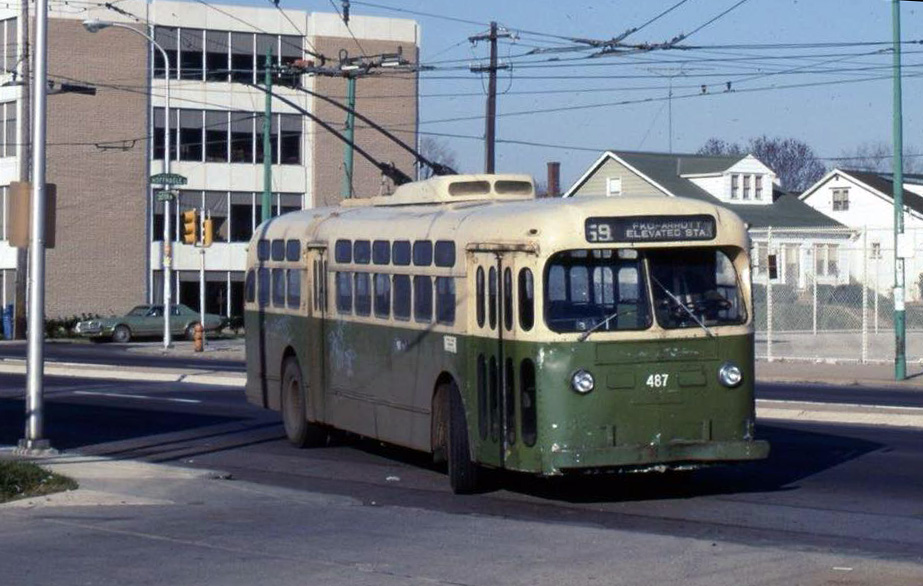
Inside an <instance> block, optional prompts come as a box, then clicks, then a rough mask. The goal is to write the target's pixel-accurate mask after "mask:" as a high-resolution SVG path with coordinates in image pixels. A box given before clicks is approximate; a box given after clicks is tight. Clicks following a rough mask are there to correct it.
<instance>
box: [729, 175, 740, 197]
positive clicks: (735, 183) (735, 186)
mask: <svg viewBox="0 0 923 586" xmlns="http://www.w3.org/2000/svg"><path fill="white" fill-rule="evenodd" d="M739 197H740V175H731V199H738V198H739Z"/></svg>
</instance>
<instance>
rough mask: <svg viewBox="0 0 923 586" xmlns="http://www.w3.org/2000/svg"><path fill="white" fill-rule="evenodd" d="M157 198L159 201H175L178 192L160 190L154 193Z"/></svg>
mask: <svg viewBox="0 0 923 586" xmlns="http://www.w3.org/2000/svg"><path fill="white" fill-rule="evenodd" d="M154 196H155V197H156V198H157V201H173V200H174V199H176V196H177V193H176V192H175V191H170V190H167V191H158V192H157V193H155V194H154Z"/></svg>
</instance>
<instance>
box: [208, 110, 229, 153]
mask: <svg viewBox="0 0 923 586" xmlns="http://www.w3.org/2000/svg"><path fill="white" fill-rule="evenodd" d="M228 128H229V126H228V113H227V112H216V111H213V110H206V111H205V162H206V163H227V162H228Z"/></svg>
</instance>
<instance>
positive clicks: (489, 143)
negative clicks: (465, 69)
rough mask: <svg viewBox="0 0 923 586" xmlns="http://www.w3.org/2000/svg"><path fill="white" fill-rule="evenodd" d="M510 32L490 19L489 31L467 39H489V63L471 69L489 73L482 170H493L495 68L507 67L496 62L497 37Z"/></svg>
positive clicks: (495, 123)
mask: <svg viewBox="0 0 923 586" xmlns="http://www.w3.org/2000/svg"><path fill="white" fill-rule="evenodd" d="M509 36H510V33H509V32H507V31H499V30H498V29H497V23H496V22H494V21H491V23H490V31H489V32H488V33H487V34H481V35H475V36H473V37H468V40H469V41H471V42H472V43H476V42H478V41H485V40H486V41H490V65H488V66H486V67H484V66H476V67H472V68H471V71H472V72H474V73H482V72H484V71H487V72H488V74H489V77H488V83H487V117H486V118H487V119H486V127H485V129H484V172H485V173H493V172H494V160H495V156H494V147H495V144H496V128H497V70H498V69H508V68H509V65H498V64H497V39H501V38H505V37H509Z"/></svg>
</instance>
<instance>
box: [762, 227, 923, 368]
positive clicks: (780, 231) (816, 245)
mask: <svg viewBox="0 0 923 586" xmlns="http://www.w3.org/2000/svg"><path fill="white" fill-rule="evenodd" d="M750 235H751V237H752V245H753V250H752V251H751V252H752V275H753V301H754V318H755V325H756V356H757V358H758V359H763V360H809V361H837V362H858V363H885V362H892V361H893V360H894V348H895V332H894V293H893V291H894V279H895V271H894V263H895V260H894V256H895V254H894V232H893V229H892V228H890V227H887V228H865V229H861V230H854V229H845V228H838V229H804V228H799V229H795V228H781V227H780V228H776V227H773V228H767V229H760V230H751V231H750ZM901 252H902V256H903V257H904V264H905V268H904V274H905V289H906V294H905V311H906V332H907V338H906V340H907V346H906V357H907V362H908V363H910V362H916V361H921V360H923V230H908V231H907V232H906V236H905V240H904V244H902V245H901Z"/></svg>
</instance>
